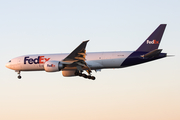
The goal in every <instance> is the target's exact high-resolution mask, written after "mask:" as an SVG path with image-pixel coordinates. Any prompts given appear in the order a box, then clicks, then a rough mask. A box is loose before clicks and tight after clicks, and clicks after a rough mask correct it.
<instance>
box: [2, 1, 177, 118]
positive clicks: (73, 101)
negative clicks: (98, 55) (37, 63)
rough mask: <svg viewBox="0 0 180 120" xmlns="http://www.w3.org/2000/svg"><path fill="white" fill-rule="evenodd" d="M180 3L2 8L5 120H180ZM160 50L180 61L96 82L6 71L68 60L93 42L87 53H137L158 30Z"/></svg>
mask: <svg viewBox="0 0 180 120" xmlns="http://www.w3.org/2000/svg"><path fill="white" fill-rule="evenodd" d="M179 5H180V2H179V1H178V0H172V1H167V0H151V1H148V0H145V1H144V0H136V1H133V0H127V1H121V0H91V1H88V0H76V1H73V0H66V1H61V0H60V1H55V0H51V1H47V0H44V1H42V0H38V1H35V0H31V1H22V0H17V1H13V0H9V1H1V4H0V21H1V22H0V26H1V27H0V40H1V48H0V49H1V50H0V53H1V64H0V71H1V75H0V108H1V109H0V119H1V120H24V119H26V120H32V119H33V120H52V119H53V120H59V119H63V120H72V119H78V120H84V119H85V120H92V119H93V120H109V119H114V120H119V119H124V120H144V119H146V120H152V119H154V120H159V119H163V120H169V119H172V120H179V119H180V115H179V111H180V103H179V101H180V87H179V86H180V77H179V68H180V64H179V61H180V57H179V51H180V47H179V45H180V42H179V33H180V22H179V21H180V14H179V11H180V8H179ZM162 23H163V24H167V27H166V30H165V33H164V35H163V39H162V42H161V45H160V47H159V48H162V49H163V52H167V53H168V54H170V55H175V57H169V58H164V59H161V60H158V61H153V62H150V63H146V64H142V65H138V66H133V67H129V68H123V69H114V70H113V69H111V70H102V71H101V72H98V73H95V72H93V74H94V75H95V76H96V78H97V79H96V80H95V81H91V80H86V79H83V78H79V77H74V78H72V77H71V78H65V77H63V76H62V74H61V72H57V73H46V72H22V80H18V79H17V73H15V72H14V71H12V70H9V69H7V68H5V64H6V63H7V62H8V61H9V60H10V59H12V58H14V57H17V56H21V55H26V54H37V53H68V52H71V51H72V50H73V49H74V48H76V47H77V46H78V45H79V44H80V43H81V42H82V41H84V40H90V42H88V45H87V52H96V51H98V52H99V51H131V50H136V49H137V48H138V47H139V46H140V45H141V44H142V42H144V40H145V39H146V38H147V37H148V36H149V35H150V34H151V33H152V32H153V31H154V30H155V29H156V28H157V26H158V25H159V24H162Z"/></svg>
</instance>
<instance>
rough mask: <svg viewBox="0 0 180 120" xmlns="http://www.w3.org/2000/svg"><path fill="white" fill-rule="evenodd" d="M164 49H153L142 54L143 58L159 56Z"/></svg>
mask: <svg viewBox="0 0 180 120" xmlns="http://www.w3.org/2000/svg"><path fill="white" fill-rule="evenodd" d="M161 51H162V49H155V50H153V51H150V52H148V53H147V54H145V55H141V57H142V58H144V59H148V58H153V57H156V56H158V55H159V54H160V53H161Z"/></svg>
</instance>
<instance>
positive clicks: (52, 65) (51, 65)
mask: <svg viewBox="0 0 180 120" xmlns="http://www.w3.org/2000/svg"><path fill="white" fill-rule="evenodd" d="M47 67H55V65H54V64H50V65H49V64H47Z"/></svg>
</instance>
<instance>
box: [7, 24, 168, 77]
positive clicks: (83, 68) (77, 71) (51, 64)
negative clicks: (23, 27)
mask: <svg viewBox="0 0 180 120" xmlns="http://www.w3.org/2000/svg"><path fill="white" fill-rule="evenodd" d="M165 28H166V24H160V25H159V26H158V27H157V29H156V30H155V31H154V32H153V33H152V34H151V35H150V36H149V37H148V38H147V39H146V40H145V41H144V42H143V43H142V45H141V46H140V47H139V48H138V49H137V50H136V51H116V52H89V53H88V52H87V53H86V45H87V42H88V41H89V40H87V41H83V42H82V43H81V44H80V45H79V46H78V47H77V48H76V49H74V50H73V51H72V52H71V53H70V54H67V53H62V54H36V55H23V56H20V57H16V58H14V59H11V60H10V61H9V62H8V63H7V64H6V67H7V68H9V69H12V70H15V72H17V73H18V78H19V79H21V75H20V73H21V71H46V72H58V71H62V75H63V76H64V77H70V76H80V77H84V78H87V79H91V80H95V79H96V78H95V76H92V70H95V71H101V69H111V68H124V67H129V66H133V65H138V64H142V63H145V62H150V61H153V60H157V59H161V58H164V57H167V53H161V52H162V49H158V47H159V44H160V42H161V38H162V36H163V33H164V30H165ZM84 72H87V73H86V74H85V73H84Z"/></svg>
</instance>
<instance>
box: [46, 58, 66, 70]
mask: <svg viewBox="0 0 180 120" xmlns="http://www.w3.org/2000/svg"><path fill="white" fill-rule="evenodd" d="M63 67H64V66H63V64H62V63H61V62H60V61H52V60H51V61H47V62H45V64H44V70H45V71H46V72H57V71H60V70H61V69H63Z"/></svg>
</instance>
